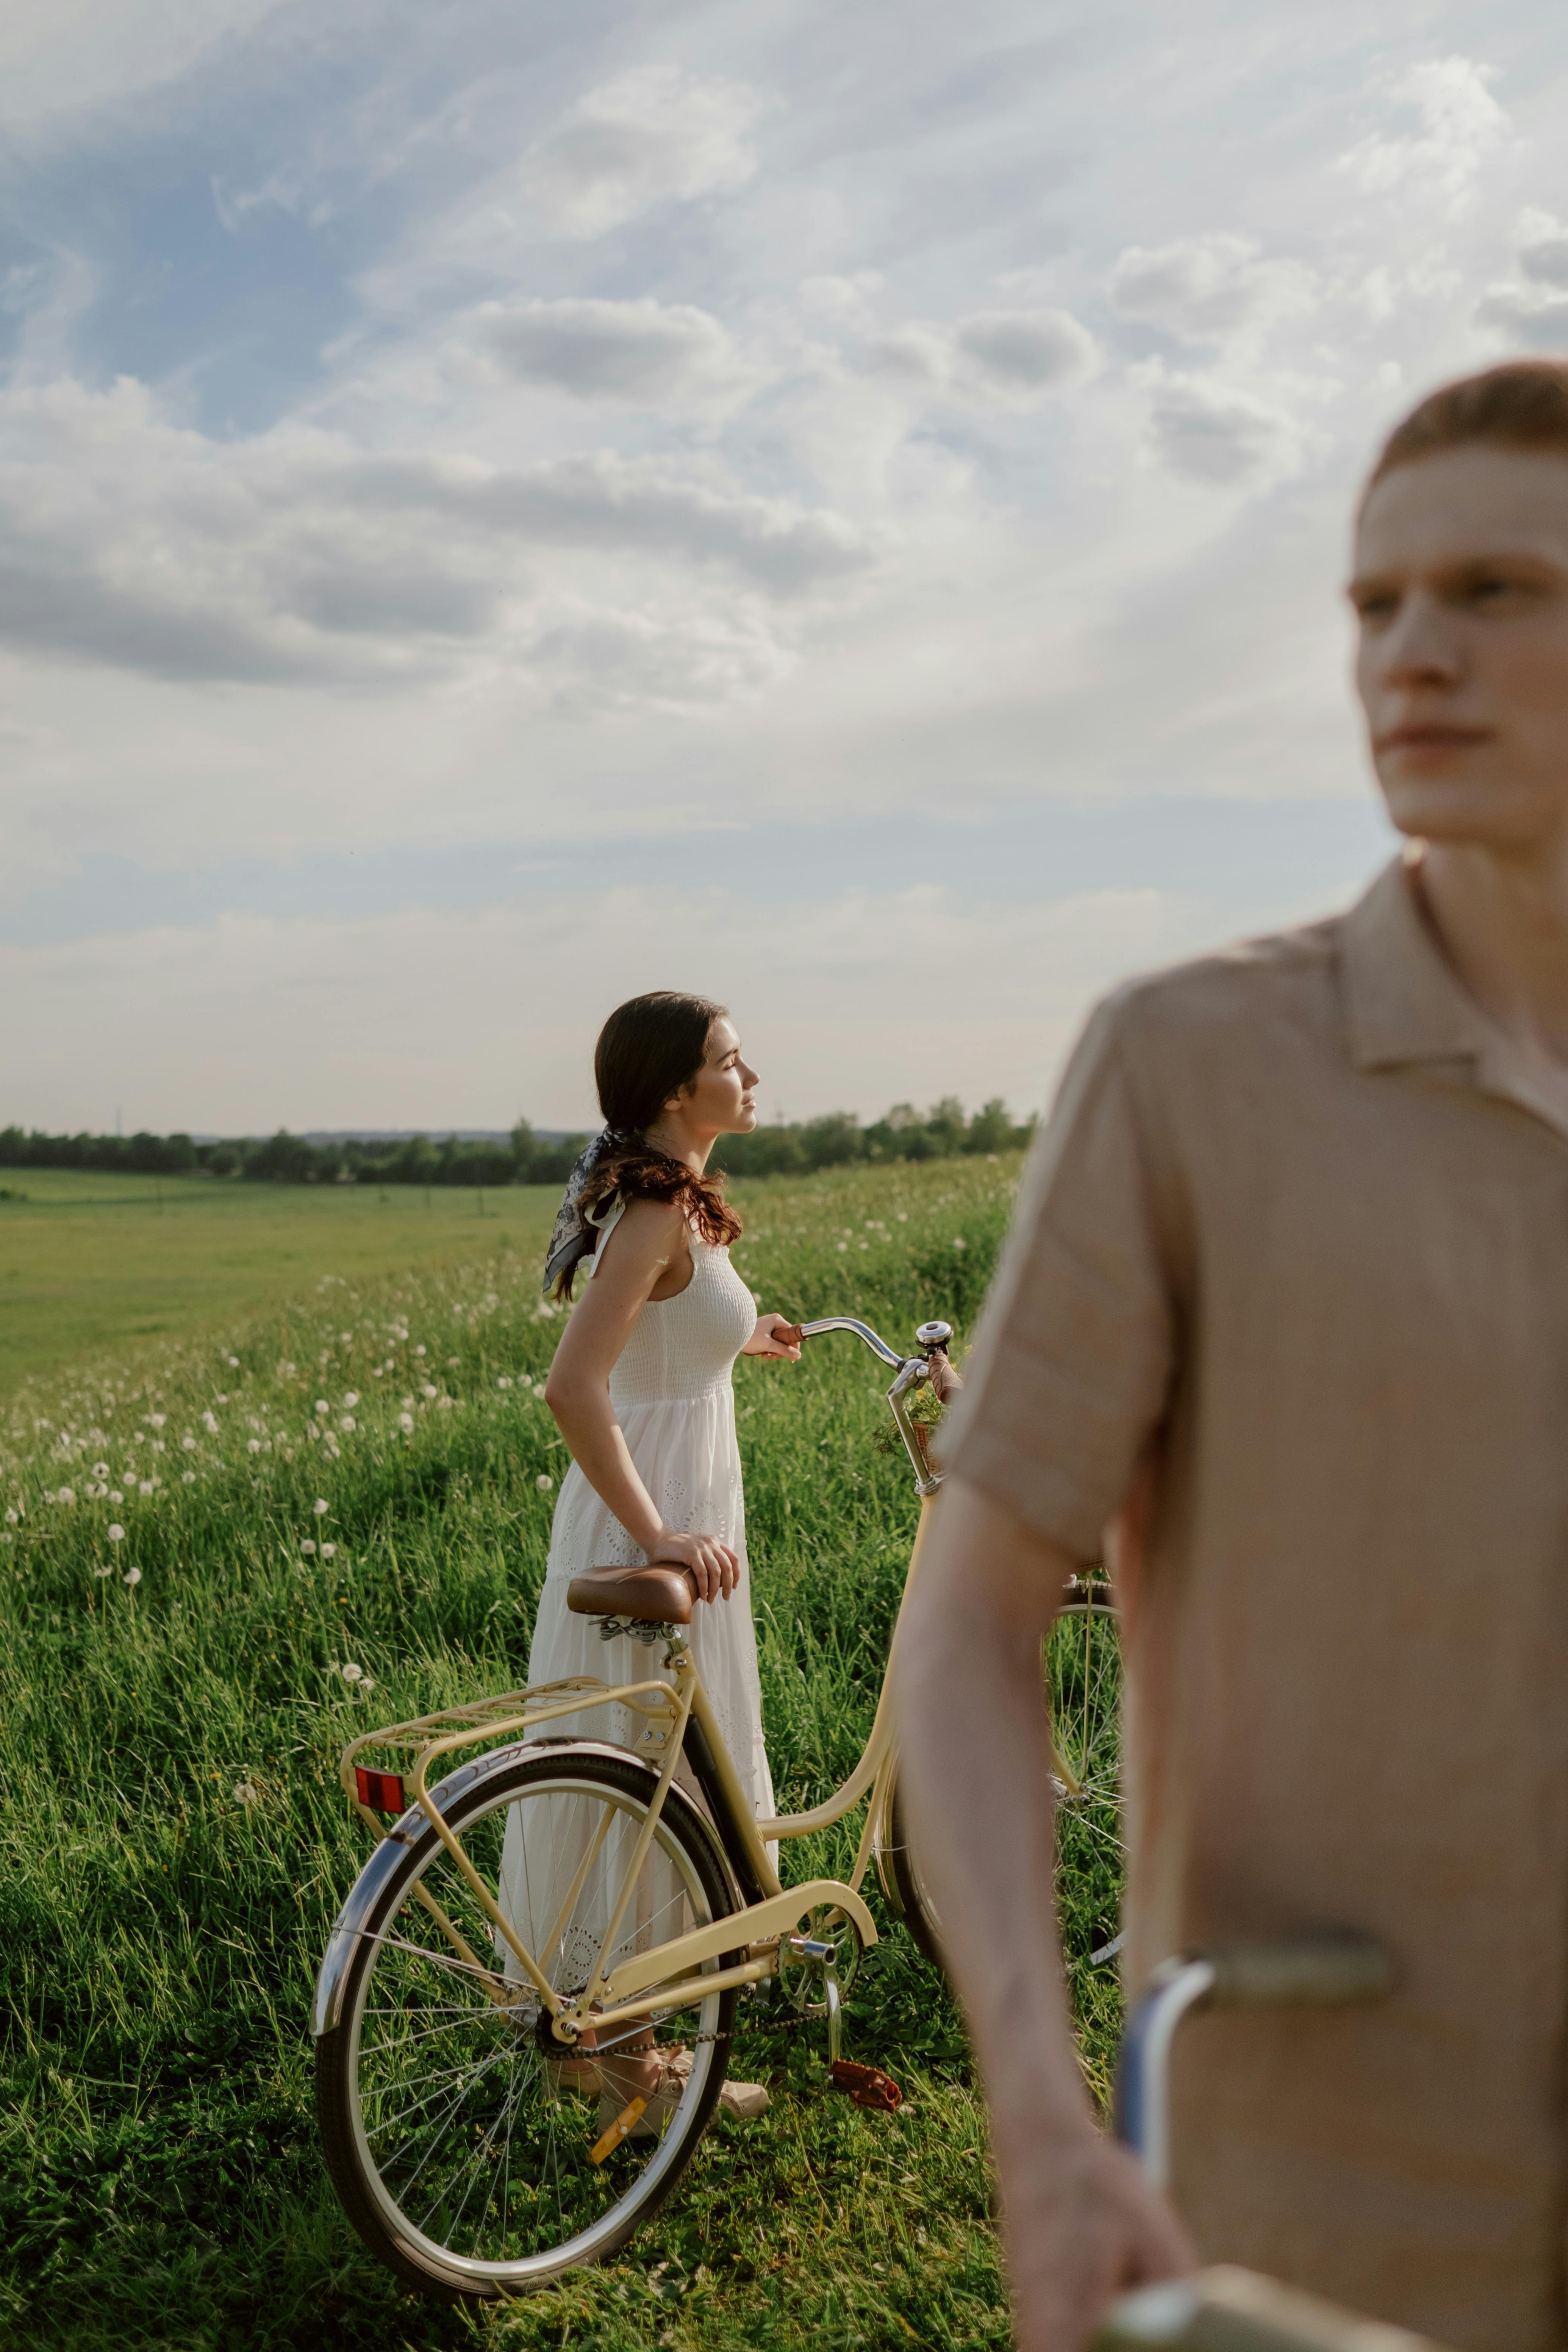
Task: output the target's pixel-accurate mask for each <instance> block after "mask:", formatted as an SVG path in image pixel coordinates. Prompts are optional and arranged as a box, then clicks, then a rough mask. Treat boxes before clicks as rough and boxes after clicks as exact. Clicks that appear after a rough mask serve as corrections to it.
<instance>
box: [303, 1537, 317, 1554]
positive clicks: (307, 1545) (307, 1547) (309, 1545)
mask: <svg viewBox="0 0 1568 2352" xmlns="http://www.w3.org/2000/svg"><path fill="white" fill-rule="evenodd" d="M315 1549H316V1541H315V1538H314V1537H313V1536H307V1537H306V1538H305V1540H304V1542H303V1543H302V1544H301V1545H300V1550H301V1551H302V1552H303V1553H304V1554H305V1555H306V1557H307V1559H308V1558H309V1557H310V1553H311V1552H313V1551H314V1550H315Z"/></svg>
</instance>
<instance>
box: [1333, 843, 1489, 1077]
mask: <svg viewBox="0 0 1568 2352" xmlns="http://www.w3.org/2000/svg"><path fill="white" fill-rule="evenodd" d="M1341 952H1342V969H1343V974H1344V990H1345V1022H1346V1027H1347V1029H1348V1031H1349V1034H1350V1048H1351V1058H1352V1061H1353V1062H1354V1063H1355V1064H1356V1066H1357V1067H1358V1068H1360V1069H1363V1070H1386V1069H1395V1068H1397V1067H1399V1066H1400V1065H1401V1064H1402V1063H1406V1062H1458V1061H1468V1062H1472V1063H1480V1062H1482V1061H1483V1060H1486V1059H1487V1058H1488V1051H1487V1049H1488V1045H1489V1042H1490V1031H1489V1024H1488V1023H1487V1021H1486V1020H1485V1018H1484V1016H1483V1015H1482V1013H1481V1012H1480V1010H1479V1006H1477V1005H1475V1004H1473V1003H1471V1002H1470V999H1469V998H1468V996H1467V995H1466V993H1465V992H1464V990H1463V988H1462V987H1461V986H1460V985H1459V982H1458V979H1457V978H1456V977H1455V975H1454V973H1453V972H1452V971H1450V969H1449V967H1448V964H1447V961H1446V960H1445V958H1444V955H1443V951H1442V950H1441V949H1440V948H1439V946H1438V945H1437V942H1436V940H1435V939H1434V938H1433V936H1432V934H1431V932H1430V930H1429V929H1427V927H1426V921H1425V919H1424V918H1423V916H1422V913H1421V909H1420V908H1419V906H1418V905H1417V903H1416V898H1415V882H1414V877H1413V876H1412V874H1411V872H1410V868H1409V866H1407V864H1406V862H1405V858H1404V857H1403V856H1401V857H1395V858H1394V859H1392V860H1391V862H1390V863H1389V864H1388V865H1387V866H1384V869H1383V872H1382V873H1381V874H1380V875H1379V876H1378V877H1377V879H1376V881H1375V882H1374V883H1373V886H1372V887H1371V889H1370V890H1368V891H1367V892H1366V894H1365V896H1364V897H1363V898H1360V899H1358V900H1357V902H1356V904H1355V905H1354V906H1353V907H1352V908H1351V910H1350V913H1349V914H1348V915H1347V916H1346V917H1345V919H1344V924H1343V928H1342V932H1341Z"/></svg>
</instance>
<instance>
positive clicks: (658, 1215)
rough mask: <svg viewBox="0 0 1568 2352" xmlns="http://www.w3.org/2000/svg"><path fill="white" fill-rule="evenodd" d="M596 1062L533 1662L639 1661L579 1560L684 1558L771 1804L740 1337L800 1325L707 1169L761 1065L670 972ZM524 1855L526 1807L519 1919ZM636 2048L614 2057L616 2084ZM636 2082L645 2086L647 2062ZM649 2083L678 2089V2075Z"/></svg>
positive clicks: (569, 1665) (714, 1682)
mask: <svg viewBox="0 0 1568 2352" xmlns="http://www.w3.org/2000/svg"><path fill="white" fill-rule="evenodd" d="M594 1076H595V1081H596V1084H597V1087H598V1094H599V1105H600V1108H601V1109H602V1110H603V1112H604V1115H605V1131H604V1133H603V1134H602V1135H601V1136H599V1137H598V1138H597V1139H596V1140H595V1142H594V1143H593V1144H591V1145H590V1146H589V1148H588V1150H586V1151H585V1152H584V1154H583V1157H582V1159H581V1160H579V1161H578V1163H577V1165H576V1167H575V1168H574V1171H573V1172H572V1179H571V1181H570V1182H569V1184H568V1186H567V1189H566V1195H565V1198H564V1200H563V1202H562V1204H561V1213H560V1214H559V1216H558V1217H557V1219H556V1223H555V1231H554V1233H553V1234H552V1237H551V1244H550V1251H549V1255H548V1258H547V1261H546V1266H545V1288H546V1290H547V1291H552V1292H553V1294H554V1295H555V1296H556V1297H567V1298H569V1297H571V1296H572V1293H573V1289H574V1282H575V1281H576V1279H577V1278H578V1277H579V1276H584V1277H591V1279H589V1280H588V1285H587V1287H586V1289H585V1290H584V1293H583V1295H582V1297H580V1298H579V1300H578V1301H577V1304H576V1306H575V1307H574V1312H573V1316H572V1319H571V1321H570V1322H569V1323H568V1325H567V1327H566V1329H565V1331H564V1333H563V1336H562V1339H561V1344H560V1346H559V1348H558V1349H556V1351H555V1360H554V1362H553V1363H552V1366H551V1368H550V1377H549V1380H548V1381H547V1383H546V1386H545V1391H544V1394H545V1402H547V1403H548V1405H549V1406H550V1409H551V1411H552V1413H553V1414H554V1416H555V1420H556V1423H557V1425H558V1426H559V1428H560V1431H561V1433H562V1435H563V1438H564V1439H565V1441H566V1443H567V1444H568V1445H569V1446H570V1448H571V1450H572V1456H573V1461H572V1467H571V1469H570V1470H569V1471H568V1472H567V1474H566V1476H565V1478H564V1480H563V1483H562V1488H561V1496H560V1499H559V1501H558V1502H557V1504H556V1507H555V1523H554V1527H553V1529H552V1535H551V1542H550V1558H549V1562H548V1565H547V1567H546V1569H545V1574H544V1587H543V1591H542V1593H541V1595H540V1601H539V1612H538V1616H537V1618H536V1620H535V1622H534V1632H533V1644H532V1648H531V1651H530V1654H529V1661H528V1679H529V1682H530V1684H531V1685H539V1684H542V1683H552V1682H559V1681H562V1680H563V1679H564V1678H565V1677H567V1676H568V1675H595V1676H597V1677H598V1678H599V1679H600V1680H602V1681H606V1682H611V1683H622V1682H625V1683H632V1682H640V1681H642V1680H643V1679H645V1678H646V1676H647V1673H648V1654H647V1651H646V1650H644V1649H643V1648H642V1647H641V1646H640V1644H638V1643H636V1642H634V1641H633V1640H632V1639H631V1638H630V1637H629V1636H627V1635H621V1636H620V1637H618V1638H617V1639H615V1640H612V1641H609V1642H605V1640H603V1639H602V1637H601V1634H600V1630H599V1623H598V1621H597V1620H595V1619H592V1618H584V1617H576V1616H574V1615H572V1614H571V1612H569V1611H568V1609H567V1606H566V1588H567V1586H568V1584H569V1583H570V1581H571V1580H572V1578H573V1577H574V1576H575V1575H577V1574H579V1573H580V1572H581V1571H582V1570H584V1569H588V1568H602V1567H606V1566H625V1567H633V1566H640V1565H641V1564H642V1563H643V1562H644V1561H645V1560H649V1559H658V1560H674V1561H677V1562H679V1564H680V1565H681V1566H682V1567H685V1568H687V1569H689V1570H690V1572H691V1577H692V1580H693V1583H694V1585H695V1587H696V1591H697V1597H698V1601H699V1604H700V1605H699V1606H698V1607H697V1609H696V1610H695V1612H694V1613H693V1618H692V1623H691V1628H690V1633H689V1641H690V1644H691V1649H692V1652H693V1654H694V1655H695V1658H696V1661H697V1664H698V1666H699V1668H700V1672H701V1675H702V1680H703V1684H704V1685H705V1687H706V1689H707V1691H708V1695H709V1696H710V1699H711V1701H712V1703H713V1709H714V1713H715V1714H716V1716H717V1717H718V1719H719V1725H720V1728H721V1730H722V1732H723V1735H724V1740H725V1744H726V1746H727V1747H728V1748H729V1750H730V1753H731V1757H732V1758H733V1759H734V1763H735V1769H736V1770H737V1772H738V1773H739V1774H740V1778H741V1782H742V1787H743V1788H744V1790H745V1791H746V1794H747V1796H748V1797H749V1798H750V1800H751V1801H752V1806H753V1807H754V1809H755V1810H756V1811H757V1813H758V1814H759V1815H761V1816H763V1817H764V1818H765V1817H766V1816H767V1815H769V1814H771V1813H772V1812H773V1780H772V1777H771V1775H770V1773H769V1771H768V1759H767V1750H766V1748H765V1746H764V1743H763V1715H762V1692H761V1688H760V1685H759V1682H758V1677H757V1645H756V1634H755V1631H754V1629H753V1626H752V1608H751V1582H750V1577H749V1574H748V1570H747V1564H746V1534H745V1504H744V1498H743V1496H742V1484H741V1458H740V1452H739V1448H738V1446H737V1444H736V1440H735V1404H734V1396H733V1392H732V1391H731V1377H730V1376H731V1366H732V1365H733V1363H734V1360H735V1358H736V1356H737V1355H747V1356H766V1357H772V1358H775V1359H778V1360H783V1361H786V1362H791V1363H793V1362H795V1361H797V1360H798V1359H799V1356H800V1333H799V1330H798V1328H796V1327H795V1325H793V1324H791V1323H788V1322H786V1321H785V1319H784V1317H783V1316H780V1315H758V1314H757V1312H756V1309H755V1304H754V1302H753V1300H752V1295H751V1293H750V1291H749V1290H748V1289H747V1288H746V1286H745V1284H744V1283H743V1282H742V1280H741V1277H740V1276H739V1275H738V1274H737V1273H736V1272H735V1270H734V1268H733V1267H732V1266H731V1264H730V1255H729V1245H730V1244H731V1242H732V1241H733V1240H734V1239H735V1238H736V1236H737V1235H738V1234H739V1233H740V1231H741V1222H740V1219H739V1218H738V1217H737V1216H736V1214H735V1213H734V1211H733V1209H731V1207H730V1206H729V1205H728V1203H727V1202H725V1200H724V1198H723V1195H722V1192H721V1188H720V1185H719V1182H718V1181H716V1180H715V1179H713V1178H711V1177H710V1176H709V1175H708V1174H707V1173H706V1171H707V1166H708V1158H709V1154H710V1151H711V1150H712V1149H713V1146H714V1144H715V1143H716V1142H717V1141H718V1139H719V1138H720V1136H721V1135H747V1134H750V1132H751V1130H752V1128H754V1127H755V1125H756V1123H757V1113H756V1104H755V1100H754V1089H755V1087H756V1085H757V1073H756V1072H755V1070H753V1069H752V1068H751V1067H750V1066H748V1064H747V1063H746V1062H745V1060H744V1059H743V1058H742V1053H741V1043H740V1039H739V1037H738V1036H737V1035H736V1033H735V1029H734V1026H733V1024H732V1023H731V1020H730V1017H729V1015H728V1013H726V1012H725V1011H724V1009H723V1007H722V1006H721V1005H718V1004H712V1003H710V1002H709V1001H708V999H707V998H706V997H701V996H682V995H677V994H675V993H673V992H668V991H659V992H657V993H655V994H653V995H648V996H638V997H634V998H633V999H632V1000H631V1002H630V1003H626V1004H623V1005H621V1006H620V1007H619V1008H618V1009H617V1011H616V1012H615V1013H611V1015H610V1017H609V1019H608V1021H606V1022H605V1026H604V1028H603V1030H602V1031H601V1033H600V1035H599V1042H598V1045H597V1046H596V1047H595V1055H594ZM551 1728H552V1732H553V1733H555V1734H557V1735H563V1734H567V1733H572V1734H574V1735H576V1736H580V1737H582V1738H591V1739H605V1738H611V1739H615V1740H616V1741H618V1742H620V1743H621V1744H623V1745H625V1746H628V1747H629V1746H631V1745H632V1744H633V1743H634V1741H635V1738H636V1735H637V1728H638V1725H637V1719H636V1718H634V1717H633V1716H632V1715H631V1713H630V1711H629V1710H628V1709H626V1708H622V1707H616V1708H605V1707H599V1708H595V1710H594V1711H593V1713H592V1714H591V1715H587V1716H584V1717H574V1718H568V1719H565V1720H563V1721H561V1722H559V1723H557V1724H554V1725H552V1727H551ZM523 1863H524V1856H523V1853H522V1838H521V1831H520V1830H519V1828H518V1825H517V1822H516V1820H515V1818H514V1820H513V1821H512V1822H510V1823H509V1826H508V1832H507V1845H506V1854H505V1859H504V1861H503V1864H502V1883H503V1895H505V1898H506V1899H507V1900H508V1909H509V1915H510V1916H513V1917H517V1918H518V1919H519V1924H520V1927H521V1925H522V1920H521V1910H522V1909H524V1908H527V1907H529V1906H525V1905H523V1903H522V1899H521V1879H522V1874H523ZM631 2054H632V2053H627V2056H626V2058H623V2059H619V2060H617V2061H616V2069H615V2072H616V2081H615V2083H614V2084H613V2085H612V2086H611V2088H612V2090H613V2091H614V2092H615V2093H616V2095H618V2093H619V2091H620V2090H621V2089H622V2088H624V2087H626V2086H625V2085H623V2084H622V2083H621V2082H620V2076H621V2075H623V2074H626V2071H627V2065H628V2063H629V2061H630V2058H631ZM656 2063H658V2062H656V2061H654V2060H652V2059H649V2060H648V2061H647V2065H648V2066H653V2065H655V2064H656ZM663 2063H664V2065H665V2069H666V2071H667V2072H668V2061H666V2062H663ZM610 2071H611V2070H610V2067H609V2065H608V2063H606V2065H605V2070H604V2072H605V2075H606V2076H608V2075H609V2074H610ZM645 2071H646V2069H645ZM634 2087H635V2088H636V2089H637V2091H639V2092H647V2090H648V2088H649V2087H650V2086H649V2085H648V2084H643V2083H642V2082H641V2081H640V2079H639V2080H638V2081H637V2084H635V2086H634ZM652 2087H653V2088H654V2089H655V2090H658V2091H659V2093H660V2095H661V2096H662V2095H666V2094H667V2093H668V2095H671V2096H672V2097H673V2096H674V2095H679V2093H678V2088H677V2086H676V2085H675V2084H673V2083H671V2084H668V2085H663V2084H660V2085H653V2086H652ZM750 2088H752V2086H748V2085H744V2084H727V2085H726V2104H727V2105H731V2107H736V2108H738V2109H739V2111H740V2112H742V2113H745V2112H760V2109H761V2106H762V2105H765V2097H764V2095H763V2094H762V2093H761V2092H756V2093H755V2095H754V2097H753V2098H752V2099H751V2100H750V2101H748V2100H747V2099H746V2098H745V2096H744V2094H745V2093H746V2092H747V2091H748V2089H750ZM647 2120H648V2121H649V2122H650V2123H652V2122H657V2121H658V2100H657V2099H656V2100H655V2101H654V2102H653V2103H652V2109H651V2111H650V2116H649V2117H648V2119H647Z"/></svg>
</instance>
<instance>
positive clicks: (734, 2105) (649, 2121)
mask: <svg viewBox="0 0 1568 2352" xmlns="http://www.w3.org/2000/svg"><path fill="white" fill-rule="evenodd" d="M656 2057H657V2063H658V2071H657V2074H656V2073H655V2071H654V2068H653V2066H652V2065H649V2064H648V2063H647V2060H644V2061H642V2062H641V2070H640V2079H639V2071H638V2062H637V2060H627V2061H625V2062H623V2063H622V2065H621V2066H620V2067H619V2068H618V2069H617V2070H616V2071H617V2072H618V2073H619V2074H621V2076H622V2084H618V2085H616V2087H615V2088H613V2089H612V2088H610V2087H608V2086H607V2085H606V2087H605V2090H604V2091H603V2093H602V2094H601V2096H600V2099H599V2130H600V2132H601V2133H604V2132H606V2131H608V2130H609V2128H610V2126H611V2125H612V2124H614V2123H615V2122H616V2120H617V2119H618V2117H619V2116H622V2115H624V2114H625V2112H626V2108H627V2107H628V2106H629V2105H631V2103H632V2101H633V2100H634V2099H641V2100H642V2101H643V2102H644V2103H645V2104H644V2106H643V2111H642V2113H641V2115H640V2116H638V2117H637V2121H636V2123H635V2124H634V2125H633V2126H632V2128H631V2130H630V2131H629V2132H628V2133H627V2135H626V2137H627V2138H628V2139H652V2138H654V2137H656V2136H657V2135H658V2133H659V2132H661V2131H662V2130H663V2129H664V2126H665V2125H666V2124H667V2123H668V2121H669V2119H670V2117H671V2116H672V2115H673V2114H674V2113H675V2110H676V2109H677V2107H678V2106H679V2105H680V2102H681V2100H682V2098H683V2097H684V2096H685V2093H686V2085H687V2084H688V2083H689V2081H690V2080H691V2053H690V2051H689V2050H684V2049H681V2048H679V2047H677V2048H676V2049H673V2050H669V2051H659V2052H658V2053H654V2052H652V2051H650V2052H649V2053H648V2059H654V2058H656ZM623 2087H624V2089H625V2093H626V2095H625V2097H624V2098H623V2097H622V2095H621V2090H622V2088H623ZM719 2105H721V2107H722V2108H723V2110H724V2112H725V2114H726V2115H731V2116H734V2117H735V2118H736V2120H737V2122H740V2123H751V2122H752V2120H753V2119H754V2118H755V2117H756V2116H765V2115H766V2114H767V2111H768V2095H767V2093H766V2091H765V2090H764V2089H763V2085H762V2084H761V2083H731V2082H729V2081H726V2082H725V2084H724V2085H723V2088H722V2089H721V2091H720V2093H719Z"/></svg>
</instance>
